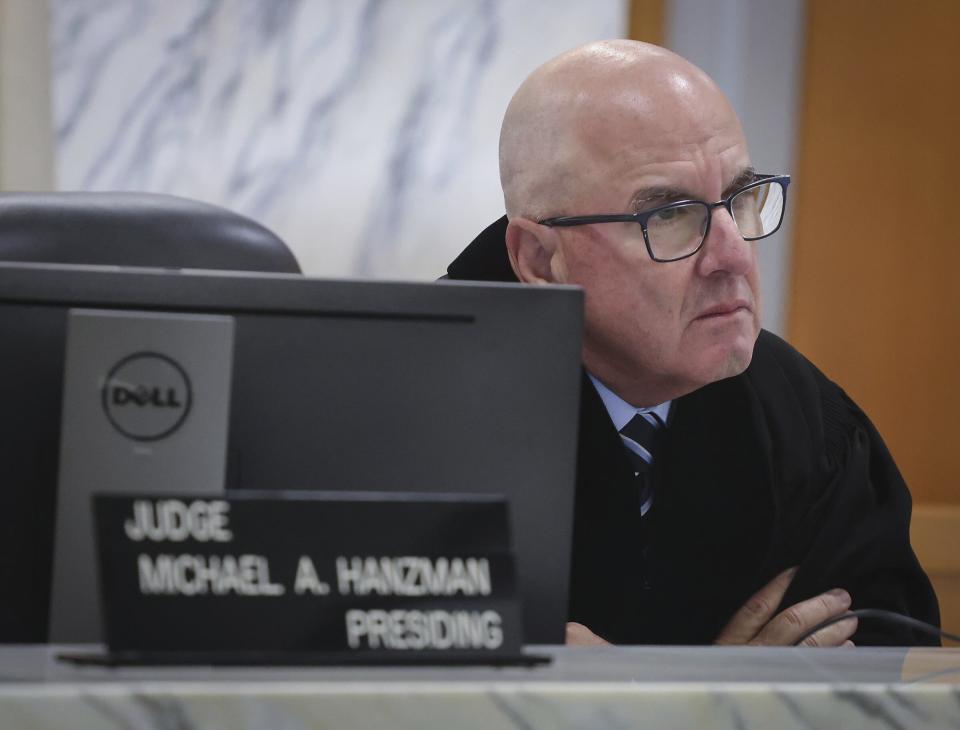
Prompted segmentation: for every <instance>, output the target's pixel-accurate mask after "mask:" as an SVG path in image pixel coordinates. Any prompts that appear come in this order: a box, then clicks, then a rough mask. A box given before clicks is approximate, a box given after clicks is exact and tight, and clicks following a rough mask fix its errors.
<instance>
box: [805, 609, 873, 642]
mask: <svg viewBox="0 0 960 730" xmlns="http://www.w3.org/2000/svg"><path fill="white" fill-rule="evenodd" d="M858 623H859V622H858V621H857V617H856V616H851V617H850V618H848V619H844V620H843V621H837V623H835V624H830V625H829V626H827V627H825V628H822V629H820V630H819V631H818V632H817V633H815V634H813V635H812V636H808V637H807V638H806V639H804V640H803V642H801V644H800V646H845V645H847V644H851V645H852V644H853V642H852V641H849V639H850V637H851V636H853V635H854V634H855V633H857V624H858Z"/></svg>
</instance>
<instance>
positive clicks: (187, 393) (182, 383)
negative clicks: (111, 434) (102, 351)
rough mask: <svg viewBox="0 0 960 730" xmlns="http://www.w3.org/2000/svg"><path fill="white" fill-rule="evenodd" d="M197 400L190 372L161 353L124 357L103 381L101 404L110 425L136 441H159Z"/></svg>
mask: <svg viewBox="0 0 960 730" xmlns="http://www.w3.org/2000/svg"><path fill="white" fill-rule="evenodd" d="M192 400H193V393H192V391H191V387H190V379H189V378H188V377H187V373H186V371H185V370H184V369H183V368H182V367H181V366H180V365H179V364H178V363H177V362H176V361H175V360H173V359H172V358H170V357H168V356H166V355H161V354H160V353H157V352H137V353H134V354H133V355H129V356H128V357H125V358H123V359H122V360H120V362H118V363H117V364H116V365H114V366H113V367H112V368H111V369H110V372H109V373H107V376H106V378H105V379H104V381H103V387H102V393H101V403H102V405H103V410H104V413H105V414H106V416H107V420H108V421H109V422H110V424H111V425H112V426H113V427H114V428H115V429H116V430H117V431H119V432H120V433H121V434H123V435H124V436H126V437H127V438H130V439H133V440H135V441H157V440H159V439H162V438H166V437H167V436H170V435H171V434H172V433H174V432H175V431H176V430H177V429H178V428H180V426H181V425H183V422H184V421H185V420H186V418H187V414H188V413H189V412H190V406H191V403H192Z"/></svg>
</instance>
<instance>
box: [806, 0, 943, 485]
mask: <svg viewBox="0 0 960 730" xmlns="http://www.w3.org/2000/svg"><path fill="white" fill-rule="evenodd" d="M958 28H960V2H954V1H953V0H942V1H936V0H917V1H915V2H910V3H904V2H896V1H894V0H886V1H884V0H872V1H867V0H844V1H843V2H835V1H834V0H809V3H808V17H807V33H806V39H807V57H806V64H805V81H804V94H803V105H802V118H801V133H800V139H799V149H800V154H799V164H798V165H797V167H796V170H795V172H796V178H795V179H796V186H795V187H794V188H793V190H792V191H791V194H792V196H793V201H792V208H793V216H794V243H793V250H794V254H793V256H794V260H793V282H792V295H791V296H792V298H791V307H790V317H789V328H788V334H789V338H790V340H791V341H792V342H793V343H794V344H795V345H796V346H797V347H798V348H799V349H800V350H801V351H803V352H804V353H805V354H807V355H808V356H809V357H810V358H811V359H812V360H813V361H814V362H815V363H817V364H818V365H819V366H820V367H821V368H822V369H824V370H825V371H826V372H827V374H828V375H830V376H831V377H833V378H834V379H835V380H837V381H839V382H840V383H841V384H842V385H843V386H844V388H845V389H846V390H847V391H848V392H849V393H850V394H851V395H852V396H853V397H854V398H855V399H856V400H857V401H858V402H859V403H860V404H861V406H863V407H864V409H865V410H866V411H867V412H868V413H869V414H870V416H871V417H872V418H873V420H874V422H875V423H876V424H877V426H878V427H879V429H880V431H881V433H883V435H884V437H885V439H886V441H887V444H888V446H889V447H890V449H891V451H892V452H893V454H894V456H895V458H896V460H897V463H898V464H899V466H900V468H901V470H902V471H903V472H904V475H905V476H906V478H907V482H908V483H909V484H910V487H911V491H912V492H913V495H914V500H915V501H916V502H921V503H923V502H951V503H960V480H958V478H957V471H958V461H960V459H958V455H960V448H958V444H960V383H958V377H960V197H958V196H960V186H958V185H957V181H958V179H960V81H958V78H960V44H958V43H957V41H956V34H957V29H958Z"/></svg>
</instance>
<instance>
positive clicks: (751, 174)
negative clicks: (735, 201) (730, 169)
mask: <svg viewBox="0 0 960 730" xmlns="http://www.w3.org/2000/svg"><path fill="white" fill-rule="evenodd" d="M756 177H757V171H756V170H755V169H754V168H753V166H752V165H751V166H749V167H745V168H743V170H741V171H740V174H739V175H737V176H736V177H735V178H733V182H731V183H730V184H729V185H727V187H726V189H725V190H724V191H723V197H727V196H728V195H729V194H730V193H732V192H734V191H735V190H737V189H738V188H742V187H743V186H744V185H749V184H750V183H752V182H753V181H754V179H755V178H756Z"/></svg>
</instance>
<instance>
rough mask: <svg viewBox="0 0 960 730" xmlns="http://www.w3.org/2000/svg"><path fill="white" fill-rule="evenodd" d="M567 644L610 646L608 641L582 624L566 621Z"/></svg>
mask: <svg viewBox="0 0 960 730" xmlns="http://www.w3.org/2000/svg"><path fill="white" fill-rule="evenodd" d="M566 643H567V646H610V642H609V641H607V640H606V639H602V638H600V637H599V636H597V635H596V634H595V633H593V632H592V631H591V630H590V629H588V628H587V627H586V626H584V625H583V624H578V623H576V622H575V621H569V622H567V642H566Z"/></svg>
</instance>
